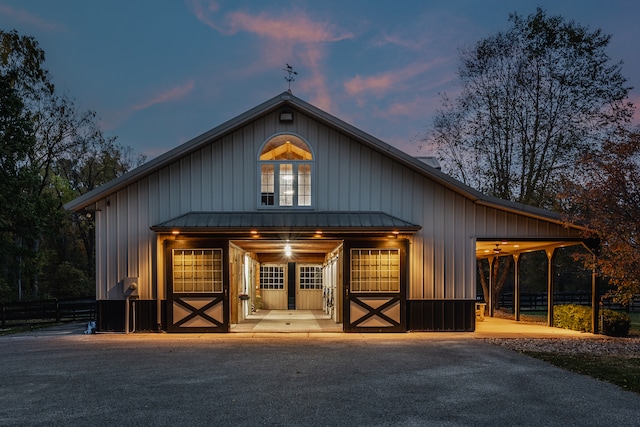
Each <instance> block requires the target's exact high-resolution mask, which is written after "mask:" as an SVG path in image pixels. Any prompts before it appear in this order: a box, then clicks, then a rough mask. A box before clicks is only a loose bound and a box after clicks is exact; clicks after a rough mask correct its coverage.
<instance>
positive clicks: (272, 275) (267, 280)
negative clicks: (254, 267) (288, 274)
mask: <svg viewBox="0 0 640 427" xmlns="http://www.w3.org/2000/svg"><path fill="white" fill-rule="evenodd" d="M260 289H284V265H261V266H260Z"/></svg>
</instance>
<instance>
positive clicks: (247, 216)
mask: <svg viewBox="0 0 640 427" xmlns="http://www.w3.org/2000/svg"><path fill="white" fill-rule="evenodd" d="M421 228H422V227H421V226H419V225H416V224H412V223H410V222H407V221H404V220H402V219H399V218H396V217H394V216H392V215H389V214H386V213H384V212H316V211H299V212H283V211H267V212H189V213H187V214H184V215H181V216H179V217H176V218H173V219H170V220H168V221H165V222H162V223H159V224H157V225H154V226H152V227H151V230H153V231H155V232H157V233H170V234H185V233H197V234H218V235H220V234H227V235H238V234H239V233H241V234H245V233H249V235H253V236H255V237H256V238H257V237H265V236H270V237H271V238H273V237H274V236H283V235H285V234H292V233H296V234H309V235H312V236H315V237H325V236H329V235H331V236H335V235H337V234H348V235H350V234H367V235H398V234H414V233H415V232H416V231H418V230H420V229H421Z"/></svg>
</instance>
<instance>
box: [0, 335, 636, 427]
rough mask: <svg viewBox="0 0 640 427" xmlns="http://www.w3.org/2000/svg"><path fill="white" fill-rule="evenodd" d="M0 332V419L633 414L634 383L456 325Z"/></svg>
mask: <svg viewBox="0 0 640 427" xmlns="http://www.w3.org/2000/svg"><path fill="white" fill-rule="evenodd" d="M83 327H84V326H83V325H70V326H67V327H64V328H58V329H53V330H49V331H46V332H32V333H25V334H19V335H10V336H5V337H0V425H47V426H50V425H105V426H106V425H110V426H111V425H154V426H155V425H158V426H162V425H167V426H169V425H171V426H175V425H189V426H200V425H203V426H204V425H207V426H236V425H240V426H262V425H265V426H290V425H291V426H388V425H391V426H413V425H416V426H417V425H420V426H423V425H433V426H457V425H474V426H483V425H487V426H488V425H491V426H503V425H509V426H513V425H518V426H541V425H545V426H554V425H557V426H574V425H575V426H602V425H640V395H637V394H634V393H631V392H627V391H623V390H622V389H620V388H618V387H616V386H613V385H610V384H607V383H603V382H600V381H597V380H594V379H591V378H588V377H585V376H581V375H577V374H572V373H569V372H566V371H564V370H561V369H559V368H555V367H552V366H550V365H547V364H545V363H543V362H541V361H538V360H535V359H532V358H529V357H526V356H523V355H521V354H518V353H515V352H511V351H509V350H506V349H504V348H501V347H497V346H493V345H491V344H488V343H486V342H485V341H483V340H479V339H476V338H470V337H469V336H468V335H466V336H465V335H464V334H458V335H450V334H442V335H441V334H437V333H433V334H411V333H409V334H398V335H359V334H354V335H351V334H315V335H302V336H299V335H295V334H271V335H269V334H265V335H264V336H260V335H251V336H247V335H243V334H228V335H224V336H220V335H174V334H133V335H126V336H125V335H122V334H97V335H84V334H82V330H83Z"/></svg>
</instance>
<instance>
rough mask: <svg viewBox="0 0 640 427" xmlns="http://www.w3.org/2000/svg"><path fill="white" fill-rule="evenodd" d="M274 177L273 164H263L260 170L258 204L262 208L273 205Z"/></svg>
mask: <svg viewBox="0 0 640 427" xmlns="http://www.w3.org/2000/svg"><path fill="white" fill-rule="evenodd" d="M274 194H275V175H274V165H273V164H269V163H267V164H263V165H261V168H260V198H261V201H260V203H261V204H262V205H263V206H273V205H274V204H275V198H274Z"/></svg>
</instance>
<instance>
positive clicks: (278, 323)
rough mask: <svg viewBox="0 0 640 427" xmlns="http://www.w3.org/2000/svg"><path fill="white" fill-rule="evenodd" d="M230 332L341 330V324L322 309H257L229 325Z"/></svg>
mask: <svg viewBox="0 0 640 427" xmlns="http://www.w3.org/2000/svg"><path fill="white" fill-rule="evenodd" d="M231 332H238V333H252V332H342V324H339V323H335V322H334V320H333V319H332V318H331V316H330V315H329V314H326V313H325V312H324V311H323V310H259V311H257V312H255V313H252V314H251V315H249V316H247V318H246V319H245V320H244V321H243V322H242V323H238V324H235V325H231Z"/></svg>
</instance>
